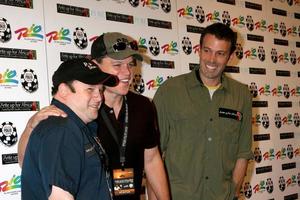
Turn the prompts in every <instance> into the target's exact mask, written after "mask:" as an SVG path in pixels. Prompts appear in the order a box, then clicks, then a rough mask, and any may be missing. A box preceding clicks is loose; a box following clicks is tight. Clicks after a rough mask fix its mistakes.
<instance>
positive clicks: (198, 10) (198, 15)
mask: <svg viewBox="0 0 300 200" xmlns="http://www.w3.org/2000/svg"><path fill="white" fill-rule="evenodd" d="M195 16H196V19H197V21H198V22H200V23H203V22H204V21H205V13H204V10H203V8H202V7H201V6H197V7H196V9H195Z"/></svg>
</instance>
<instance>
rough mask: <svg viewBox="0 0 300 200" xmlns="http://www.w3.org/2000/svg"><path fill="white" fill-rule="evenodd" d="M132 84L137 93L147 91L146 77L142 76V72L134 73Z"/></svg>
mask: <svg viewBox="0 0 300 200" xmlns="http://www.w3.org/2000/svg"><path fill="white" fill-rule="evenodd" d="M132 84H133V88H134V90H135V91H136V92H137V93H139V94H142V93H143V92H144V91H145V83H144V79H143V78H142V75H141V74H135V75H134V78H133V80H132Z"/></svg>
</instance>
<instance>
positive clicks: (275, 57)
mask: <svg viewBox="0 0 300 200" xmlns="http://www.w3.org/2000/svg"><path fill="white" fill-rule="evenodd" d="M271 60H272V62H273V63H277V61H278V54H277V50H276V49H275V48H272V50H271Z"/></svg>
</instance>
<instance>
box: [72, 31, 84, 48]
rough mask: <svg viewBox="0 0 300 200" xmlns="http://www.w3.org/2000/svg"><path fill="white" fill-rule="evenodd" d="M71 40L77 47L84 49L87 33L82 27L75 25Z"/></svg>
mask: <svg viewBox="0 0 300 200" xmlns="http://www.w3.org/2000/svg"><path fill="white" fill-rule="evenodd" d="M73 40H74V42H75V44H76V46H77V47H79V48H80V49H85V48H86V47H87V46H88V39H87V35H86V33H85V31H84V29H83V28H80V27H77V28H76V29H75V31H74V32H73Z"/></svg>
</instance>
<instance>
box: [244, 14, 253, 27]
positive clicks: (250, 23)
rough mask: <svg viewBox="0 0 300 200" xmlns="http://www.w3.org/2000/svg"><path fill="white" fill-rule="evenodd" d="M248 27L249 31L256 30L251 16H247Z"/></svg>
mask: <svg viewBox="0 0 300 200" xmlns="http://www.w3.org/2000/svg"><path fill="white" fill-rule="evenodd" d="M246 26H247V29H248V30H249V31H253V29H254V22H253V19H252V16H251V15H247V18H246Z"/></svg>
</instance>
